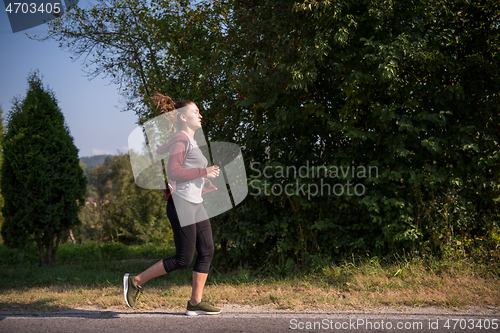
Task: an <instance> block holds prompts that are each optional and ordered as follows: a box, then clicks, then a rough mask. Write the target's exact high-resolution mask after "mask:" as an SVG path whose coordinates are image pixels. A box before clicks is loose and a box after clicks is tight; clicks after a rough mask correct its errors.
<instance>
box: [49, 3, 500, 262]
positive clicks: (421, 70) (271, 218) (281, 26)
mask: <svg viewBox="0 0 500 333" xmlns="http://www.w3.org/2000/svg"><path fill="white" fill-rule="evenodd" d="M103 4H104V3H103ZM109 5H110V6H109V7H112V9H109V8H108V7H107V6H106V5H102V6H96V7H95V8H93V9H92V10H75V11H73V12H71V13H69V14H68V15H67V16H64V17H61V18H60V21H53V24H52V29H51V35H50V37H52V38H55V39H57V40H59V41H62V42H64V43H66V44H65V45H69V48H70V50H72V51H73V52H75V53H76V54H78V55H83V54H88V53H89V51H90V50H93V49H95V48H98V49H99V50H102V52H101V53H99V57H94V58H92V59H93V61H92V62H91V63H90V65H91V67H92V68H95V69H96V70H97V71H99V73H106V74H110V75H113V77H115V76H116V77H119V78H120V79H121V80H124V81H122V82H123V83H124V84H125V83H126V85H130V87H131V89H135V90H133V92H132V96H133V97H134V98H136V101H138V100H141V99H142V101H143V103H140V104H136V105H135V106H134V108H133V109H134V110H136V112H137V114H138V116H139V117H140V118H141V121H143V120H145V119H147V118H148V117H152V116H153V115H154V113H153V110H154V108H151V107H150V106H151V105H150V104H148V102H147V98H148V97H149V94H150V93H151V92H153V91H155V90H158V91H160V92H164V93H166V94H168V95H170V96H172V97H173V98H174V99H179V98H181V99H194V100H195V101H197V102H198V104H199V106H200V108H201V109H202V112H203V114H204V129H205V132H206V133H207V134H208V136H209V139H210V140H217V141H229V142H236V143H238V144H239V145H240V146H242V147H245V150H244V158H245V159H246V165H247V166H248V167H250V166H251V165H252V162H259V163H260V164H253V165H254V166H255V165H256V167H254V168H257V169H258V171H263V170H264V168H266V170H268V173H267V174H268V175H271V176H270V177H267V176H264V174H263V173H262V172H257V171H255V170H250V168H249V169H248V171H249V173H250V178H249V181H252V183H251V184H252V185H253V186H254V187H255V188H254V187H252V189H251V190H250V191H251V192H252V193H255V192H256V189H260V192H259V193H261V194H260V195H255V196H254V195H250V196H249V198H247V199H246V200H245V202H244V203H243V204H242V205H241V207H239V208H238V209H236V210H232V211H230V212H228V213H227V214H225V215H224V216H221V217H217V218H214V226H215V237H216V241H218V242H220V243H221V244H223V248H226V249H227V250H228V253H231V254H233V255H226V257H228V258H231V259H241V260H245V261H248V262H255V263H259V262H261V261H262V260H265V259H269V258H274V259H275V258H279V259H280V262H281V263H282V264H285V263H286V262H287V259H289V258H295V259H296V260H299V261H300V260H305V255H304V254H308V253H309V254H314V253H319V254H323V255H324V254H326V255H333V256H336V255H342V254H346V253H352V252H357V253H365V252H371V253H378V254H388V253H392V252H394V251H399V250H401V249H414V250H419V251H422V250H425V251H432V252H434V253H437V254H443V253H444V250H446V248H447V247H448V246H454V245H453V244H472V245H471V247H472V246H474V244H476V243H477V242H480V241H481V240H482V239H491V237H490V236H491V235H492V233H494V232H495V230H498V223H499V213H498V205H497V204H496V202H497V201H498V196H499V183H498V172H497V170H498V160H499V158H500V155H499V151H500V149H499V148H500V147H499V142H500V138H499V136H500V128H499V126H498V124H499V123H500V119H499V117H500V112H499V105H500V103H499V98H500V97H499V94H498V91H500V79H499V78H500V75H499V74H500V73H499V67H498V63H499V60H500V59H499V55H500V52H499V50H500V39H499V36H500V34H499V27H500V8H499V7H498V5H497V4H496V2H495V1H493V0H456V1H446V0H418V1H398V2H394V1H385V0H380V1H368V0H362V1H358V0H338V1H330V0H328V1H326V0H325V1H281V0H269V1H263V0H229V1H224V2H219V1H214V2H208V1H206V2H189V1H186V2H184V1H182V2H179V5H177V2H171V1H165V2H162V3H161V4H156V3H154V4H150V3H149V2H146V1H141V0H124V1H109ZM120 8H125V9H126V10H123V11H120V13H121V14H120V15H115V16H114V17H110V15H109V14H108V13H111V12H113V13H118V11H119V9H120ZM139 9H140V10H139ZM125 27H127V28H128V29H125ZM132 31H134V33H133V34H132ZM138 31H140V33H137V32H138ZM104 32H106V33H104ZM128 32H131V33H130V34H129V33H128ZM135 34H137V36H139V37H137V38H135V37H134V36H135ZM131 43H133V44H131ZM147 45H154V46H159V47H158V48H151V47H149V48H148V46H147ZM111 50H113V52H110V51H111ZM114 51H116V52H117V53H114ZM116 54H120V55H124V56H128V57H129V58H126V59H125V58H122V59H117V58H116V57H115V55H116ZM153 59H154V60H155V61H153ZM146 63H148V64H150V65H147V66H146V65H144V64H146ZM159 75H160V76H159ZM307 164H308V165H309V166H315V167H316V170H315V171H316V172H315V174H316V175H318V172H317V169H318V168H319V167H322V166H334V167H337V168H340V167H343V168H347V167H350V168H352V167H355V168H356V167H365V168H369V167H374V168H376V170H377V172H376V173H375V172H373V173H372V174H368V173H361V174H359V173H357V172H356V173H355V174H353V173H351V172H347V173H345V174H342V173H337V174H336V175H335V177H333V178H332V177H330V178H328V179H326V178H325V177H324V178H325V179H324V182H327V183H328V185H330V189H329V190H328V187H323V189H325V191H326V190H328V191H329V194H330V195H325V193H324V195H319V194H318V193H316V194H313V191H312V190H308V188H309V186H310V185H311V186H313V185H315V184H316V185H318V182H319V178H318V177H317V176H314V175H313V174H312V169H311V167H310V168H309V171H310V174H308V175H305V176H300V177H297V176H296V175H283V174H282V173H276V172H269V171H270V170H274V171H278V170H279V168H280V167H285V168H287V167H296V168H299V167H301V166H306V165H307ZM348 182H349V183H350V184H353V185H357V184H359V185H360V186H362V187H358V189H364V191H363V194H362V195H360V196H357V195H352V194H349V192H348V191H347V190H344V191H343V192H342V193H341V194H338V195H332V194H331V193H332V190H331V187H332V186H335V185H337V184H340V185H342V186H343V187H344V189H345V187H346V186H347V184H348ZM295 183H296V184H297V186H296V187H294V188H299V189H300V188H304V187H305V189H306V190H305V191H304V190H302V191H300V190H298V191H295V192H294V193H293V194H294V195H286V194H285V193H283V192H281V193H280V192H279V191H275V192H274V193H277V194H273V193H272V192H271V194H269V195H265V194H263V193H265V189H266V186H269V184H274V185H275V186H276V187H277V186H278V185H281V186H285V185H287V184H295ZM267 192H268V193H269V192H270V189H269V188H268V190H267ZM337 193H340V192H339V191H337ZM351 193H352V189H351ZM311 199H312V200H311ZM469 249H470V248H469Z"/></svg>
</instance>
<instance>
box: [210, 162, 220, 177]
mask: <svg viewBox="0 0 500 333" xmlns="http://www.w3.org/2000/svg"><path fill="white" fill-rule="evenodd" d="M219 172H220V169H219V167H218V166H217V165H212V166H209V167H208V168H207V177H208V178H215V177H217V176H218V175H219Z"/></svg>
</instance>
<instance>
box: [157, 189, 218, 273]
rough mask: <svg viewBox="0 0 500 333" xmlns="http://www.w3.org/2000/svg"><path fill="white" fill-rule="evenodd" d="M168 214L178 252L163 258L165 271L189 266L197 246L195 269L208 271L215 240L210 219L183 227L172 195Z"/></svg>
mask: <svg viewBox="0 0 500 333" xmlns="http://www.w3.org/2000/svg"><path fill="white" fill-rule="evenodd" d="M177 199H178V198H176V200H177ZM180 200H183V199H180ZM193 206H197V207H196V209H203V210H204V209H205V208H204V207H203V204H198V205H194V204H193ZM205 214H206V213H205ZM167 216H168V219H169V220H170V224H171V225H172V230H173V232H174V242H175V249H176V253H175V256H173V257H170V258H166V259H163V267H164V268H165V271H166V272H167V273H170V272H172V271H175V270H176V269H180V268H186V267H189V265H191V262H192V261H193V257H194V250H195V248H196V250H197V251H198V256H197V257H196V261H195V263H194V268H193V271H194V272H198V273H208V271H209V269H210V262H211V261H212V257H213V255H214V241H213V239H212V226H211V225H210V220H208V219H206V220H203V221H201V222H197V223H193V224H190V225H187V226H184V227H181V225H180V223H179V218H178V216H177V211H176V209H175V206H174V201H173V200H172V197H170V198H169V200H168V202H167Z"/></svg>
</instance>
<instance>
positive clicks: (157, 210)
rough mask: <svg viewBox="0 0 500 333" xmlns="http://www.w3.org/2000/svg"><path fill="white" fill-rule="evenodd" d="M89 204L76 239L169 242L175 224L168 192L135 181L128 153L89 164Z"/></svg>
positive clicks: (76, 230) (81, 215) (142, 242)
mask: <svg viewBox="0 0 500 333" xmlns="http://www.w3.org/2000/svg"><path fill="white" fill-rule="evenodd" d="M86 177H87V182H88V186H87V204H86V205H85V207H84V208H83V209H82V211H81V213H80V219H81V221H82V224H81V225H80V226H79V227H77V228H75V230H74V234H75V240H76V241H77V242H79V243H84V242H121V243H124V244H144V243H156V244H160V243H163V244H168V243H169V242H170V241H172V228H171V227H170V223H169V222H168V220H167V214H166V209H165V195H164V193H163V192H161V191H155V190H147V189H143V188H140V187H138V186H136V185H135V182H134V175H133V173H132V167H131V164H130V157H129V155H128V154H120V155H115V156H112V157H107V158H106V160H105V161H104V163H103V164H98V165H97V166H95V167H93V168H89V169H88V171H87V174H86Z"/></svg>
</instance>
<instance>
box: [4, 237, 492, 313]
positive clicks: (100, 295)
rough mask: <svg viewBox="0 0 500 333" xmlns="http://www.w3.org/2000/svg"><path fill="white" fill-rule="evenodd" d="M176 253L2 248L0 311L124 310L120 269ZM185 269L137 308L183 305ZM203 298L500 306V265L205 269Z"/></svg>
mask: <svg viewBox="0 0 500 333" xmlns="http://www.w3.org/2000/svg"><path fill="white" fill-rule="evenodd" d="M174 251H175V249H171V248H165V247H163V246H161V245H143V246H125V245H120V244H104V245H97V244H84V245H73V244H64V245H62V246H61V247H60V249H59V251H58V254H57V260H58V261H57V263H55V264H52V265H45V266H40V265H39V264H38V258H37V256H36V252H34V249H33V248H32V249H26V250H25V251H17V250H11V249H7V248H5V247H4V246H3V245H0V309H4V310H5V309H7V310H28V311H33V310H36V311H57V310H62V309H68V308H75V307H88V306H99V307H101V308H119V309H121V310H126V308H125V306H124V304H123V300H122V294H121V293H122V289H121V288H122V287H121V283H122V278H123V274H125V273H132V274H134V273H139V272H141V271H143V270H145V269H146V268H148V267H149V266H150V265H151V263H143V262H137V261H133V260H129V259H141V258H142V259H161V258H164V257H168V256H170V255H173V254H174ZM191 274H192V270H191V269H186V270H180V271H175V272H172V273H170V274H166V275H163V276H160V277H158V278H155V279H153V280H151V281H149V282H148V283H147V284H146V285H145V288H144V297H142V298H141V302H139V309H156V308H174V309H175V308H182V307H183V306H185V302H186V300H187V299H188V298H189V296H190V292H191V289H190V288H191V287H190V284H191ZM205 297H206V298H207V299H209V300H211V301H212V302H213V303H215V304H218V305H224V304H240V305H266V306H272V307H275V308H277V309H291V310H296V311H303V310H310V309H318V308H321V309H367V308H372V307H379V306H393V307H400V306H441V307H463V306H471V305H474V306H500V266H499V264H498V263H495V262H491V263H478V262H473V261H471V260H466V259H462V260H436V259H422V258H411V257H400V258H398V259H395V260H386V259H380V258H370V257H367V258H353V259H352V260H349V261H344V262H341V263H336V264H335V263H332V262H330V261H328V260H324V259H318V258H316V261H315V264H314V265H310V266H309V267H299V266H294V267H291V266H290V267H289V269H288V273H287V274H285V275H283V274H282V273H279V274H272V273H270V272H269V270H267V271H266V274H262V273H261V272H257V271H254V270H251V269H249V268H243V267H242V268H239V269H233V270H225V269H224V268H223V267H219V266H217V263H214V265H213V266H212V268H211V271H210V274H209V277H208V280H207V286H206V288H205Z"/></svg>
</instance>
